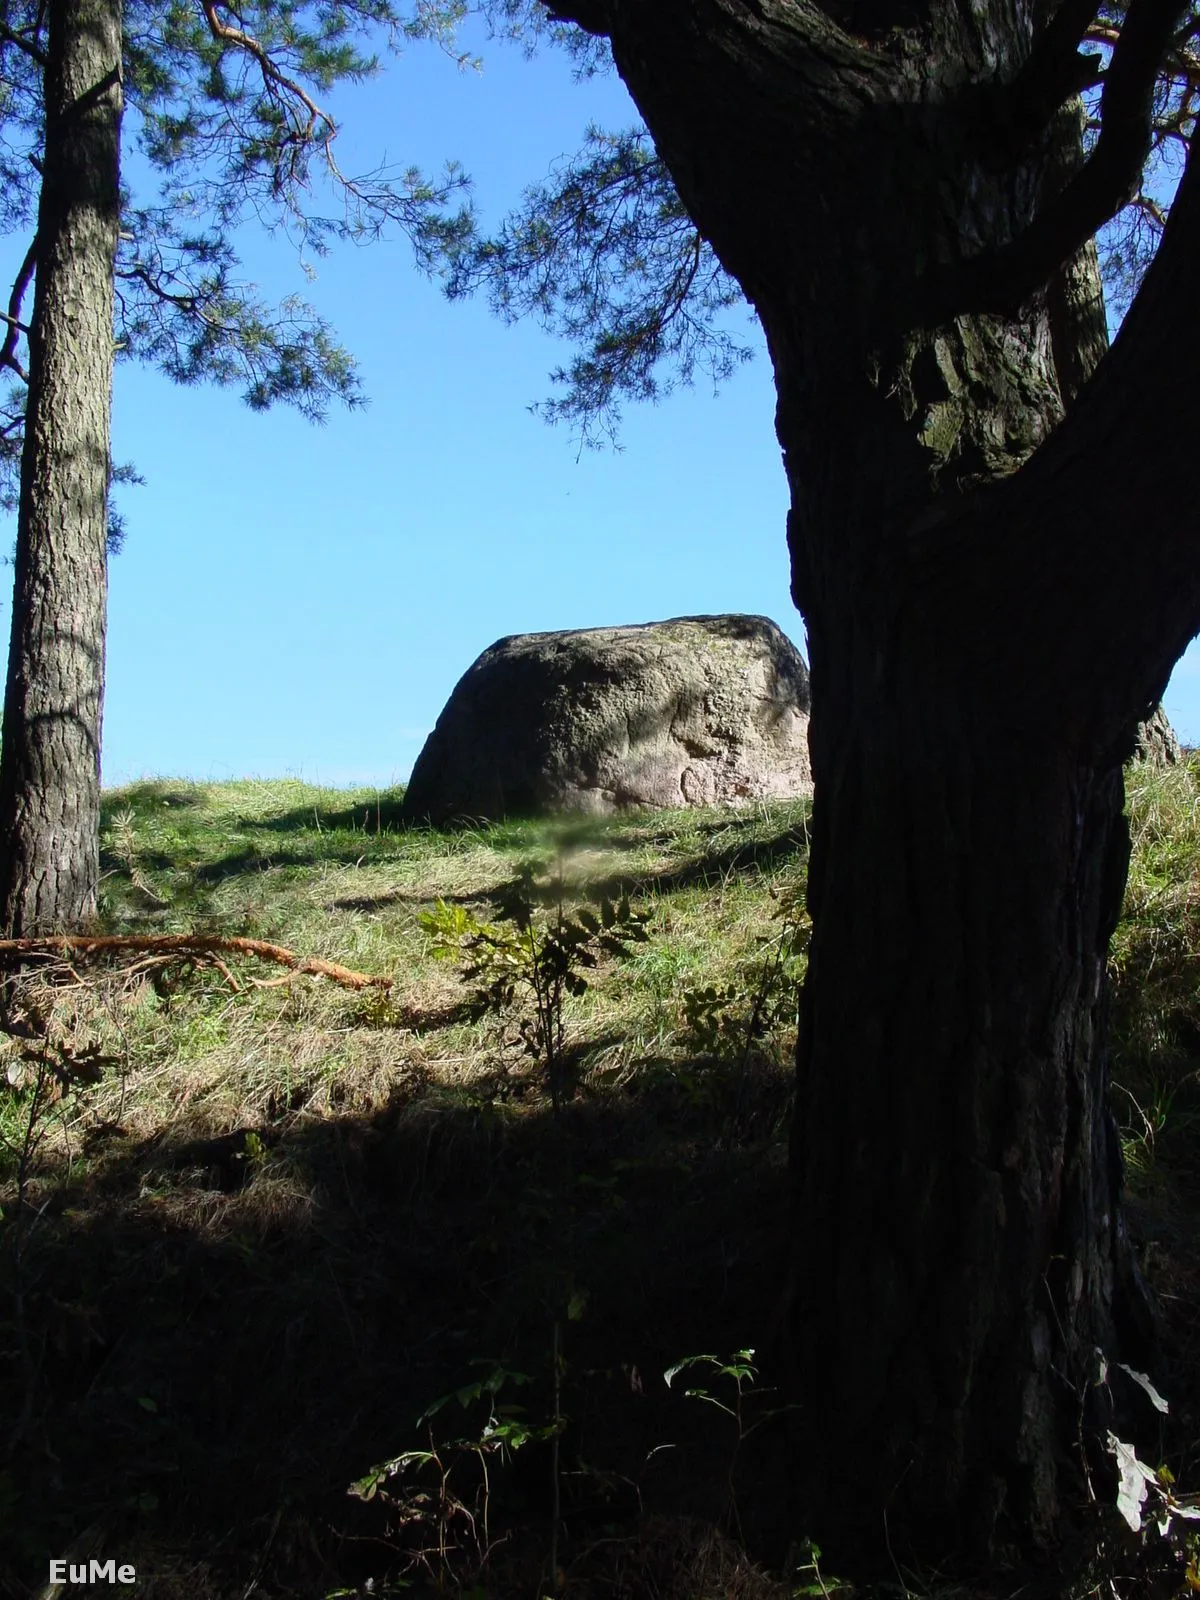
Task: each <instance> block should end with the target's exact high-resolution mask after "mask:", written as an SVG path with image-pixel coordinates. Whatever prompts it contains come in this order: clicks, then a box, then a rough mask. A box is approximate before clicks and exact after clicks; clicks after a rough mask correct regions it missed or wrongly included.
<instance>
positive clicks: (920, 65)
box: [554, 0, 1200, 1553]
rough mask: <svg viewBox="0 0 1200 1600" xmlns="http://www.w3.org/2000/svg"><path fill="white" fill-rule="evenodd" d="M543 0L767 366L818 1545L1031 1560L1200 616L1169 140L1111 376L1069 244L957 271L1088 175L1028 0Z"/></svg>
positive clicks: (1106, 1301) (804, 1392) (798, 1327)
mask: <svg viewBox="0 0 1200 1600" xmlns="http://www.w3.org/2000/svg"><path fill="white" fill-rule="evenodd" d="M554 10H555V11H556V12H557V13H558V14H559V15H562V16H566V17H569V18H571V19H573V20H575V21H578V22H579V23H580V24H581V25H582V26H585V27H588V28H590V29H591V30H593V31H596V32H601V33H605V34H607V35H608V36H609V37H610V39H611V41H612V44H613V52H614V55H615V58H616V61H617V65H618V67H619V69H620V71H621V73H622V76H623V77H624V79H625V81H626V83H627V84H628V86H629V88H630V90H631V92H632V94H633V96H634V98H635V100H636V101H637V103H638V105H639V108H640V109H641V111H642V112H643V115H644V116H645V118H646V121H647V123H648V125H649V127H650V130H651V132H652V133H653V135H654V138H655V141H656V143H657V146H658V149H659V151H660V153H661V155H662V156H663V158H664V160H665V161H666V163H667V165H668V167H669V169H670V171H671V173H672V175H673V177H674V179H675V181H676V184H677V186H678V188H679V191H680V194H681V197H682V198H683V201H684V203H685V204H686V206H687V207H688V209H689V211H690V212H691V214H692V216H693V218H694V219H695V220H696V222H697V224H698V225H699V227H700V228H701V230H702V231H703V232H704V233H705V234H706V236H707V237H708V238H709V239H710V240H711V242H712V244H713V246H714V248H715V249H716V250H717V252H718V254H719V255H720V257H721V259H722V261H723V262H724V264H725V266H726V267H727V268H728V269H729V270H730V271H731V272H732V273H733V274H734V275H735V276H736V277H737V278H738V279H739V281H740V282H741V284H742V286H743V288H744V289H745V291H746V293H747V295H748V296H749V297H750V299H751V300H752V301H753V303H754V305H755V307H756V309H757V311H758V313H759V315H760V317H761V319H762V322H763V326H764V328H765V330H766V335H767V339H768V343H769V346H770V350H771V355H772V359H773V362H774V367H775V376H776V383H777V389H778V396H779V404H778V411H777V428H778V433H779V438H780V442H781V444H782V446H783V450H784V459H785V465H786V469H787V473H788V479H789V483H790V486H791V497H792V509H791V512H790V515H789V521H788V537H789V545H790V549H791V555H792V572H793V593H794V596H795V599H796V603H797V605H798V606H799V608H800V610H801V611H802V612H803V614H804V617H805V620H806V622H807V625H808V633H809V641H810V649H811V670H812V722H811V725H810V744H811V750H812V763H813V775H814V779H815V785H816V797H815V806H814V816H813V838H812V849H811V858H810V880H809V897H810V904H811V910H812V914H813V938H812V944H811V951H810V967H809V975H808V979H807V983H806V987H805V993H804V999H803V1007H802V1016H803V1023H802V1030H801V1038H800V1045H799V1051H798V1074H799V1077H798V1091H799V1092H798V1115H797V1121H796V1126H795V1132H794V1140H793V1160H794V1171H795V1184H796V1212H795V1247H794V1254H793V1260H792V1262H791V1280H792V1288H791V1298H792V1304H791V1312H790V1318H789V1326H790V1336H789V1349H790V1352H791V1356H792V1359H793V1362H794V1368H795V1379H796V1386H797V1389H798V1398H799V1400H800V1405H801V1409H800V1413H799V1415H800V1424H801V1428H802V1431H803V1432H804V1433H805V1435H806V1445H807V1448H806V1451H805V1459H807V1460H808V1461H809V1462H810V1463H811V1464H812V1467H813V1469H814V1475H815V1479H816V1480H817V1482H816V1485H815V1487H816V1490H817V1496H818V1503H821V1502H823V1506H824V1510H823V1513H822V1520H821V1521H819V1523H818V1525H817V1526H816V1527H815V1528H814V1530H813V1531H814V1532H816V1534H817V1536H818V1537H824V1536H825V1534H826V1532H827V1530H828V1528H829V1526H830V1525H831V1524H832V1523H837V1522H838V1521H841V1522H842V1523H843V1525H844V1524H846V1523H850V1524H852V1525H853V1526H854V1533H855V1537H856V1539H857V1540H858V1541H861V1540H863V1539H867V1540H870V1541H872V1542H873V1543H875V1544H876V1545H880V1544H882V1542H883V1541H884V1539H885V1536H886V1535H887V1532H888V1529H889V1528H890V1530H891V1536H892V1539H893V1542H898V1538H899V1530H900V1529H904V1530H905V1533H906V1535H907V1537H909V1538H911V1539H913V1540H915V1541H916V1543H917V1544H918V1545H920V1546H923V1547H924V1549H925V1551H926V1552H927V1553H928V1552H929V1551H930V1550H931V1549H932V1551H933V1552H934V1553H939V1552H940V1551H944V1550H945V1549H946V1548H947V1547H948V1546H950V1545H952V1544H954V1543H957V1542H962V1543H963V1544H966V1545H969V1546H971V1547H973V1548H974V1549H975V1550H977V1551H979V1550H991V1551H995V1550H997V1549H998V1548H999V1547H1002V1546H1004V1545H1005V1544H1008V1543H1011V1544H1013V1545H1016V1546H1020V1547H1022V1548H1024V1549H1029V1548H1030V1547H1037V1546H1044V1545H1045V1544H1046V1543H1047V1542H1049V1541H1051V1540H1053V1539H1055V1538H1056V1537H1057V1536H1058V1535H1059V1534H1060V1533H1061V1532H1062V1531H1063V1528H1064V1525H1065V1523H1066V1522H1067V1521H1068V1520H1069V1512H1070V1508H1071V1506H1072V1504H1073V1503H1078V1502H1079V1501H1082V1499H1083V1498H1084V1496H1083V1494H1082V1493H1081V1489H1082V1477H1081V1469H1082V1466H1083V1462H1082V1459H1081V1444H1083V1445H1085V1446H1086V1445H1087V1444H1088V1443H1089V1442H1093V1443H1094V1441H1095V1438H1096V1434H1097V1424H1098V1423H1099V1422H1101V1421H1102V1420H1103V1418H1101V1417H1100V1416H1099V1415H1098V1414H1097V1412H1098V1407H1099V1405H1100V1404H1101V1402H1102V1400H1103V1397H1104V1393H1105V1391H1104V1390H1103V1389H1102V1388H1097V1387H1095V1379H1096V1377H1097V1373H1098V1368H1097V1360H1098V1352H1099V1353H1103V1354H1104V1355H1107V1356H1109V1357H1113V1356H1122V1355H1124V1354H1130V1355H1134V1356H1135V1357H1136V1358H1137V1359H1143V1358H1144V1357H1145V1353H1146V1342H1147V1340H1148V1339H1149V1338H1150V1336H1151V1329H1150V1326H1149V1322H1148V1318H1147V1315H1146V1306H1145V1301H1144V1298H1143V1297H1142V1295H1141V1293H1140V1291H1139V1286H1138V1284H1137V1282H1136V1277H1135V1274H1134V1272H1133V1268H1132V1265H1131V1262H1130V1259H1129V1252H1128V1249H1127V1248H1126V1246H1125V1244H1124V1239H1123V1235H1122V1230H1121V1223H1120V1205H1119V1198H1120V1196H1119V1191H1120V1157H1119V1148H1118V1146H1117V1143H1116V1140H1115V1137H1114V1134H1113V1129H1112V1123H1111V1119H1110V1115H1109V1112H1108V1109H1107V1105H1106V1090H1107V1075H1106V1058H1105V1046H1104V1018H1105V968H1106V951H1107V945H1108V940H1109V935H1110V933H1111V931H1112V928H1113V925H1114V922H1115V920H1116V918H1117V916H1118V914H1119V909H1120V904H1121V897H1122V891H1123V887H1124V882H1125V872H1126V866H1127V860H1128V835H1127V831H1126V827H1125V823H1124V819H1123V794H1122V782H1121V763H1122V760H1123V758H1124V757H1125V756H1126V755H1127V754H1128V753H1129V752H1130V750H1131V749H1132V729H1133V726H1134V724H1135V722H1136V721H1137V720H1138V718H1139V716H1142V715H1145V714H1146V712H1147V711H1148V709H1149V707H1150V706H1152V705H1153V703H1154V702H1155V701H1156V700H1157V699H1158V697H1159V696H1160V694H1161V692H1162V689H1163V687H1164V685H1165V682H1166V678H1167V675H1168V673H1169V671H1170V667H1171V665H1172V663H1173V662H1174V661H1175V660H1176V659H1177V657H1178V656H1179V654H1180V653H1181V652H1182V650H1183V648H1184V646H1185V645H1186V642H1187V640H1188V638H1189V637H1190V636H1191V634H1192V633H1194V632H1195V631H1196V629H1197V626H1200V560H1197V557H1196V553H1195V548H1194V528H1195V511H1194V501H1193V490H1192V487H1191V485H1190V484H1189V469H1188V461H1189V459H1190V455H1189V446H1188V443H1187V440H1188V438H1189V432H1190V431H1194V430H1195V428H1196V427H1197V426H1198V425H1200V415H1198V412H1200V402H1198V401H1197V399H1196V396H1195V395H1194V393H1193V392H1192V391H1191V388H1190V387H1189V385H1188V381H1187V377H1186V374H1188V373H1189V372H1190V371H1192V370H1193V368H1192V366H1191V363H1192V361H1193V360H1194V359H1195V356H1196V355H1198V354H1200V331H1198V325H1200V318H1197V317H1196V315H1195V307H1194V281H1195V278H1194V273H1195V265H1196V262H1197V260H1198V259H1200V158H1198V160H1197V161H1194V162H1193V163H1192V166H1193V168H1195V169H1196V170H1195V171H1190V172H1189V174H1188V176H1187V177H1186V178H1185V180H1184V184H1183V187H1182V189H1181V192H1180V197H1179V199H1178V200H1177V202H1176V207H1175V210H1174V213H1173V215H1172V219H1171V224H1170V226H1169V228H1168V231H1167V237H1166V240H1165V242H1164V244H1163V246H1162V250H1161V252H1160V256H1159V260H1158V261H1157V262H1156V264H1155V266H1154V268H1153V270H1152V272H1151V275H1150V279H1149V280H1148V283H1147V286H1146V289H1145V290H1144V291H1143V294H1142V296H1141V297H1140V299H1139V302H1138V304H1137V305H1136V306H1135V308H1134V310H1133V312H1132V313H1131V315H1130V317H1129V319H1128V320H1127V324H1126V328H1125V330H1124V331H1123V333H1122V336H1121V339H1120V340H1119V341H1117V343H1116V345H1115V346H1114V348H1113V350H1112V352H1110V354H1109V355H1108V356H1106V357H1104V358H1103V360H1102V361H1101V360H1100V358H1101V355H1102V351H1103V336H1102V326H1103V325H1102V319H1100V317H1099V307H1098V305H1097V302H1096V299H1095V293H1094V290H1095V273H1094V256H1092V257H1090V258H1089V255H1088V250H1087V246H1086V244H1082V245H1081V241H1080V240H1078V239H1077V238H1076V239H1072V238H1071V237H1070V232H1069V230H1068V231H1067V233H1066V234H1065V235H1064V237H1065V238H1066V240H1067V244H1066V246H1064V250H1063V253H1062V255H1061V256H1060V257H1059V258H1058V259H1057V260H1056V261H1055V262H1052V263H1050V265H1049V266H1048V267H1047V270H1046V272H1045V273H1044V275H1043V277H1042V279H1041V280H1040V282H1041V284H1042V287H1040V288H1036V289H1034V290H1031V291H1030V292H1028V293H1026V294H1022V295H1021V296H1020V297H1019V298H1020V299H1021V301H1022V303H1021V304H1020V305H1019V307H1017V308H1015V309H1014V308H1013V307H1012V306H1009V305H1007V304H1006V303H1005V293H1004V285H1005V282H1006V281H1007V280H1006V278H1005V274H1004V273H1001V274H999V275H997V274H996V273H991V274H990V275H989V269H988V263H990V262H991V261H992V260H994V259H995V260H1001V259H1003V260H1008V259H1009V258H1008V257H1002V256H1001V252H1004V251H1005V250H1006V249H1009V248H1011V247H1012V246H1013V242H1014V241H1017V242H1018V244H1019V243H1020V242H1021V241H1023V240H1025V239H1027V238H1028V237H1031V235H1029V234H1027V232H1026V230H1027V229H1029V228H1030V227H1031V226H1032V225H1033V224H1034V223H1035V222H1036V223H1040V222H1041V219H1042V218H1043V217H1047V216H1048V217H1051V218H1052V217H1053V215H1054V207H1055V206H1056V204H1057V197H1058V196H1059V195H1060V192H1061V191H1062V189H1063V185H1064V183H1065V182H1066V180H1067V178H1068V177H1069V175H1070V172H1071V170H1072V167H1073V166H1074V164H1075V162H1076V160H1077V140H1078V120H1077V114H1076V112H1075V111H1074V110H1073V109H1072V106H1071V102H1070V95H1071V93H1073V90H1068V91H1066V92H1064V93H1063V94H1062V95H1060V96H1059V97H1058V98H1059V101H1060V102H1061V106H1060V108H1059V109H1056V108H1055V106H1054V104H1051V105H1050V108H1049V113H1048V114H1046V115H1044V116H1041V117H1040V119H1035V120H1033V121H1032V122H1030V120H1029V117H1028V112H1029V106H1030V97H1029V96H1030V91H1028V90H1027V88H1022V84H1023V83H1025V84H1027V82H1028V79H1027V78H1026V79H1022V78H1021V77H1020V74H1021V71H1022V68H1023V66H1024V65H1025V64H1026V63H1028V62H1029V61H1030V59H1031V57H1032V55H1033V52H1034V48H1035V43H1036V38H1035V26H1034V22H1033V20H1032V9H1031V8H1027V7H1023V6H1010V5H1009V4H1007V0H980V3H978V4H975V3H972V5H971V6H970V7H966V6H960V5H954V4H949V3H947V4H942V3H940V0H924V3H918V4H914V5H909V4H906V3H901V0H883V3H874V0H857V3H856V0H844V3H838V4H836V5H835V4H833V3H829V4H827V5H826V6H825V8H824V9H818V8H817V7H816V6H815V5H812V4H810V3H807V0H657V3H656V4H655V5H653V6H647V5H636V4H633V3H631V0H563V3H562V4H555V6H554ZM1085 20H1086V19H1085ZM1081 26H1082V23H1081ZM1035 99H1036V97H1035ZM1022 119H1024V131H1023V133H1019V134H1018V136H1016V137H1014V136H1013V132H1012V130H1013V129H1014V128H1017V129H1020V128H1021V126H1022ZM1073 141H1074V148H1073ZM1056 269H1057V270H1056ZM1007 270H1009V269H1006V271H1007ZM1014 270H1015V269H1014ZM1178 341H1182V343H1183V345H1185V346H1186V350H1187V353H1186V354H1185V353H1184V352H1183V351H1182V350H1181V349H1179V348H1178V347H1176V348H1173V345H1175V346H1177V342H1178ZM1098 361H1099V362H1100V366H1099V369H1098V370H1095V369H1096V368H1097V362H1098ZM1093 373H1094V375H1093ZM1064 417H1065V420H1064ZM1077 1496H1078V1501H1077ZM860 1547H861V1546H860Z"/></svg>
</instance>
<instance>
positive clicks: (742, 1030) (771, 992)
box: [683, 888, 812, 1067]
mask: <svg viewBox="0 0 1200 1600" xmlns="http://www.w3.org/2000/svg"><path fill="white" fill-rule="evenodd" d="M773 898H774V899H775V900H776V901H777V908H776V911H775V917H776V920H777V921H778V922H779V923H780V928H779V931H778V933H776V934H775V936H774V937H773V938H772V939H771V940H770V948H769V950H768V952H767V954H766V956H765V957H764V958H763V959H761V960H759V961H757V962H755V963H754V964H753V965H751V966H749V967H747V968H746V969H745V970H744V972H743V973H742V975H741V977H740V978H739V979H738V980H736V981H734V982H730V983H720V984H718V983H707V984H694V985H689V986H688V987H687V988H685V989H684V991H683V1019H684V1026H685V1029H686V1032H687V1035H688V1038H689V1040H690V1042H691V1044H692V1045H693V1046H694V1047H695V1048H696V1049H697V1050H699V1051H701V1052H702V1053H703V1054H705V1055H712V1056H720V1057H726V1058H732V1059H734V1060H735V1061H737V1062H738V1063H739V1064H740V1065H741V1066H743V1067H744V1066H745V1065H746V1063H747V1061H748V1059H749V1056H750V1052H751V1050H752V1049H753V1048H754V1046H755V1045H756V1044H757V1043H758V1041H759V1040H760V1039H762V1038H764V1037H765V1036H766V1035H767V1034H769V1033H770V1032H771V1031H772V1030H773V1029H774V1028H777V1027H780V1026H782V1025H787V1026H792V1027H794V1026H795V1021H796V994H797V990H798V988H799V985H800V980H801V978H802V977H803V975H804V967H805V963H806V959H807V952H808V938H809V934H810V932H811V928H812V924H811V922H810V920H809V916H808V912H807V911H806V909H805V907H804V903H803V895H802V892H801V891H800V890H798V889H794V888H792V889H788V890H785V891H783V892H782V893H776V894H773Z"/></svg>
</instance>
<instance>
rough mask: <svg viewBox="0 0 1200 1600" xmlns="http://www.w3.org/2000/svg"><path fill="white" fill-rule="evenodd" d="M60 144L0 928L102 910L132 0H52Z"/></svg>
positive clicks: (18, 591) (14, 641) (32, 399)
mask: <svg viewBox="0 0 1200 1600" xmlns="http://www.w3.org/2000/svg"><path fill="white" fill-rule="evenodd" d="M48 56H49V60H48V65H47V68H46V75H45V83H46V89H45V102H46V143H45V153H44V163H43V166H44V170H43V177H42V192H41V201H40V204H39V208H38V234H37V280H36V290H35V296H34V308H33V322H32V331H31V335H30V341H29V344H30V374H29V377H30V382H29V395H28V401H27V408H26V419H25V444H24V453H23V455H22V459H21V495H20V505H19V510H18V523H17V554H16V582H15V594H14V600H13V619H12V638H11V643H10V647H9V661H8V679H7V685H6V690H5V697H4V727H3V747H2V750H0V923H2V924H3V929H4V931H5V932H6V933H8V934H10V935H14V936H22V935H26V934H32V933H39V932H48V931H52V930H55V929H63V928H69V927H73V926H76V925H78V924H79V923H81V922H84V921H86V920H87V919H88V917H90V916H91V915H92V914H93V913H94V912H95V909H96V889H97V881H98V877H99V824H100V720H101V706H102V701H103V694H104V638H105V606H106V599H107V572H106V550H105V543H106V535H107V501H108V477H109V422H110V412H111V396H112V367H113V332H112V328H113V265H114V257H115V253H116V246H117V228H118V203H119V161H120V143H119V134H120V117H121V84H120V63H121V6H120V0H50V6H49V42H48Z"/></svg>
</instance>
